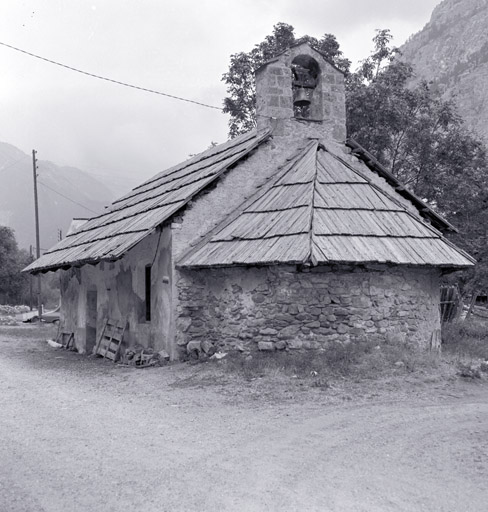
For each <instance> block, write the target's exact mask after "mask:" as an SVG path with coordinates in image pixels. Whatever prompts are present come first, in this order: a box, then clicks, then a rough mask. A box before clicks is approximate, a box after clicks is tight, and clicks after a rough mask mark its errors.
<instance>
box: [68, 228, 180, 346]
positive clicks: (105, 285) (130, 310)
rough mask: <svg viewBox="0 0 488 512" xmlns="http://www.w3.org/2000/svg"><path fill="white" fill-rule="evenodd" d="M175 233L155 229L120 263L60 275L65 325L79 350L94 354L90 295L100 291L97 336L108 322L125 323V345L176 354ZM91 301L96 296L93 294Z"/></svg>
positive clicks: (97, 305)
mask: <svg viewBox="0 0 488 512" xmlns="http://www.w3.org/2000/svg"><path fill="white" fill-rule="evenodd" d="M146 265H152V270H151V320H150V321H146V304H145V267H146ZM171 269H172V259H171V230H170V229H169V228H168V227H165V228H163V229H162V230H157V231H156V232H155V233H153V234H152V235H150V236H149V237H147V238H146V239H144V240H143V241H142V242H140V243H139V244H138V245H137V246H135V247H134V248H133V249H131V250H130V251H129V252H128V253H127V254H126V255H125V256H124V257H123V258H122V259H121V260H118V261H115V262H112V263H109V262H102V263H100V264H98V265H95V266H90V265H84V266H83V267H81V268H74V269H70V270H68V271H63V272H62V277H61V315H62V318H61V322H62V325H63V329H64V330H65V331H68V332H74V333H75V342H76V346H77V348H78V349H79V350H81V351H86V352H88V353H90V352H91V351H92V349H93V339H92V333H91V332H90V326H91V325H92V323H93V322H92V321H91V318H90V317H91V316H92V315H93V311H90V305H89V303H88V301H87V297H88V292H92V294H93V292H96V313H95V322H94V323H95V324H96V333H97V335H98V334H99V333H100V331H101V329H102V328H103V325H104V323H105V320H106V319H107V318H109V319H111V320H113V321H118V322H121V323H124V322H127V330H126V334H125V336H124V344H125V345H126V346H128V345H134V344H136V343H139V344H141V345H144V346H145V347H153V348H155V349H157V350H162V349H164V350H167V351H168V352H170V354H171V351H172V347H173V343H172V332H171V328H170V324H171V295H172V270H171ZM92 298H93V295H92Z"/></svg>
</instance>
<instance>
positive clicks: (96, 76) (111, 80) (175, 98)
mask: <svg viewBox="0 0 488 512" xmlns="http://www.w3.org/2000/svg"><path fill="white" fill-rule="evenodd" d="M0 45H2V46H5V47H7V48H11V49H12V50H15V51H17V52H20V53H24V54H25V55H29V56H30V57H34V58H36V59H39V60H43V61H45V62H49V63H50V64H54V65H56V66H60V67H62V68H66V69H70V70H71V71H75V72H76V73H81V74H82V75H87V76H91V77H92V78H98V79H99V80H105V81H106V82H112V83H114V84H118V85H123V86H124V87H130V88H132V89H138V90H139V91H145V92H150V93H152V94H159V95H160V96H166V97H168V98H172V99H174V100H179V101H186V102H187V103H193V104H195V105H200V106H201V107H207V108H212V109H215V110H220V111H222V108H221V107H216V106H215V105H208V104H207V103H201V102H200V101H195V100H189V99H187V98H182V97H180V96H174V95H173V94H168V93H165V92H161V91H156V90H154V89H148V88H146V87H140V86H138V85H133V84H128V83H126V82H121V81H120V80H114V79H113V78H107V77H105V76H101V75H96V74H95V73H89V72H88V71H83V70H81V69H78V68H74V67H73V66H68V65H67V64H62V63H61V62H57V61H55V60H51V59H47V58H46V57H41V56H40V55H36V54H35V53H31V52H28V51H26V50H22V49H21V48H17V47H16V46H12V45H10V44H7V43H2V42H1V41H0Z"/></svg>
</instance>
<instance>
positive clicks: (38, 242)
mask: <svg viewBox="0 0 488 512" xmlns="http://www.w3.org/2000/svg"><path fill="white" fill-rule="evenodd" d="M36 153H37V151H36V150H35V149H33V150H32V172H33V176H34V211H35V217H36V258H37V259H39V258H40V257H41V240H40V235H39V204H38V200H37V158H36ZM37 315H38V317H39V320H41V318H42V298H41V273H40V272H39V273H38V274H37Z"/></svg>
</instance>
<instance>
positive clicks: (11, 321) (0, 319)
mask: <svg viewBox="0 0 488 512" xmlns="http://www.w3.org/2000/svg"><path fill="white" fill-rule="evenodd" d="M0 325H19V322H17V320H15V318H14V317H13V316H10V315H7V316H5V315H1V316H0Z"/></svg>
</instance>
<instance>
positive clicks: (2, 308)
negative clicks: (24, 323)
mask: <svg viewBox="0 0 488 512" xmlns="http://www.w3.org/2000/svg"><path fill="white" fill-rule="evenodd" d="M28 311H29V306H8V305H7V304H5V305H0V316H14V315H20V314H21V313H27V312H28Z"/></svg>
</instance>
